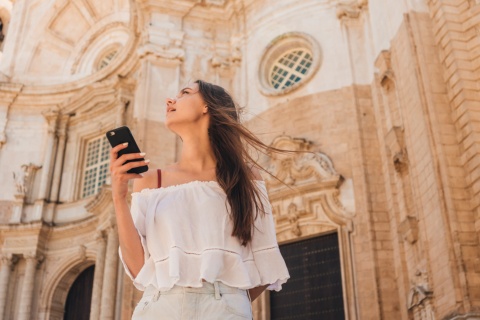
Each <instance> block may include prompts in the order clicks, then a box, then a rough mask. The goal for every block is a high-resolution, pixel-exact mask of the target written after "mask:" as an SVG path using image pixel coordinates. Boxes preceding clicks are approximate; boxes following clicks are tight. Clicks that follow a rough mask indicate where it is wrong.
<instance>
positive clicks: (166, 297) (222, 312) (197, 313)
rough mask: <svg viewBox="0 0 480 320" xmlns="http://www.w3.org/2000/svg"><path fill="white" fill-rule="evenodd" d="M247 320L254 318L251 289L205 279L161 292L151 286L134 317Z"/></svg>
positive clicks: (139, 303) (136, 319) (159, 319)
mask: <svg viewBox="0 0 480 320" xmlns="http://www.w3.org/2000/svg"><path fill="white" fill-rule="evenodd" d="M140 319H141V320H150V319H152V320H153V319H155V320H164V319H165V320H166V319H168V320H245V319H253V316H252V305H251V302H250V296H249V295H248V291H247V290H242V289H238V288H233V287H229V286H227V285H225V284H223V283H221V282H215V283H208V282H204V283H203V287H202V288H189V287H179V286H174V287H173V288H172V289H170V290H169V291H163V292H160V291H158V290H157V289H155V288H154V287H152V286H150V287H148V288H147V289H146V290H145V292H144V293H143V296H142V299H140V301H139V302H138V304H137V306H136V308H135V310H134V312H133V315H132V320H140Z"/></svg>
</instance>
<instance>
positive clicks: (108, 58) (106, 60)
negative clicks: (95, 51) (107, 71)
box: [97, 49, 118, 70]
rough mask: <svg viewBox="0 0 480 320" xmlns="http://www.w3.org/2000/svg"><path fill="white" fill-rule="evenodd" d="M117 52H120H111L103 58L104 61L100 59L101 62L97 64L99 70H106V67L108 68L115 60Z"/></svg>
mask: <svg viewBox="0 0 480 320" xmlns="http://www.w3.org/2000/svg"><path fill="white" fill-rule="evenodd" d="M117 52H118V50H117V49H115V50H113V51H110V52H109V53H107V54H106V55H104V56H103V58H102V59H100V61H99V62H98V63H97V70H101V69H103V68H105V67H106V66H108V64H109V63H110V62H111V61H112V60H113V58H115V56H116V55H117Z"/></svg>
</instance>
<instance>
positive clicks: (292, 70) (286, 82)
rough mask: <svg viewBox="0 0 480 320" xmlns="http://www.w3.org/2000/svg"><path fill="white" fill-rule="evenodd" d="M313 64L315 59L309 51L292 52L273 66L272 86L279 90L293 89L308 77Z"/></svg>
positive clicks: (298, 50)
mask: <svg viewBox="0 0 480 320" xmlns="http://www.w3.org/2000/svg"><path fill="white" fill-rule="evenodd" d="M312 63H313V57H312V53H311V52H310V51H309V50H307V49H294V50H290V51H288V52H287V53H285V54H284V55H283V56H281V57H280V58H279V59H278V60H277V61H276V62H275V63H274V64H273V65H272V69H271V71H270V79H269V80H270V84H271V85H272V87H273V88H274V89H278V90H283V89H285V88H288V87H291V86H293V85H294V84H295V83H297V82H299V81H301V80H302V79H303V78H304V77H305V76H306V75H307V73H308V71H309V69H310V67H311V66H312Z"/></svg>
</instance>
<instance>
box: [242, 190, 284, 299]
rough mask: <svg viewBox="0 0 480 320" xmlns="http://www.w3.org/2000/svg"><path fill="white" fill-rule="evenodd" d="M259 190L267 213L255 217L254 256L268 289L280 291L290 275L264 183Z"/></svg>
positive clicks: (263, 282)
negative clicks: (279, 243) (279, 242)
mask: <svg viewBox="0 0 480 320" xmlns="http://www.w3.org/2000/svg"><path fill="white" fill-rule="evenodd" d="M259 190H260V191H261V192H262V199H260V200H261V202H262V203H263V206H264V209H265V213H262V212H259V213H258V215H257V217H256V219H255V228H254V231H253V238H252V244H251V246H252V253H253V258H254V261H255V265H256V267H257V269H258V272H259V274H260V280H261V283H262V284H263V285H265V284H269V286H268V287H267V289H268V290H275V291H280V290H281V289H282V284H284V283H285V282H287V280H288V279H289V278H290V275H289V273H288V269H287V266H286V264H285V260H284V259H283V257H282V254H281V253H280V249H279V247H278V243H277V236H276V232H275V222H274V220H273V213H272V207H271V205H270V202H269V200H268V195H267V190H266V187H265V184H264V183H262V184H259Z"/></svg>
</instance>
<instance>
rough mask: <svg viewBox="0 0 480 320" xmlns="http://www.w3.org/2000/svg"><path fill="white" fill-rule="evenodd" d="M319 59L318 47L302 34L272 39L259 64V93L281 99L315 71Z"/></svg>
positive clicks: (304, 81)
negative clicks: (278, 96)
mask: <svg viewBox="0 0 480 320" xmlns="http://www.w3.org/2000/svg"><path fill="white" fill-rule="evenodd" d="M321 58H322V56H321V51H320V46H319V45H318V44H317V42H316V41H315V40H314V39H313V38H312V37H310V36H308V35H306V34H303V33H296V32H295V33H288V34H284V35H282V36H280V37H278V38H276V39H274V40H273V41H272V42H271V43H270V45H269V46H268V47H267V48H266V49H265V52H264V54H263V58H262V61H261V63H260V67H259V77H258V79H259V82H260V86H259V88H260V91H261V92H262V93H263V94H265V95H281V94H285V93H288V92H290V91H292V90H295V89H296V88H298V87H299V86H301V85H302V84H304V83H306V82H307V80H308V79H310V78H311V77H312V75H313V74H314V73H315V72H316V71H317V69H318V68H319V66H320V62H321Z"/></svg>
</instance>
